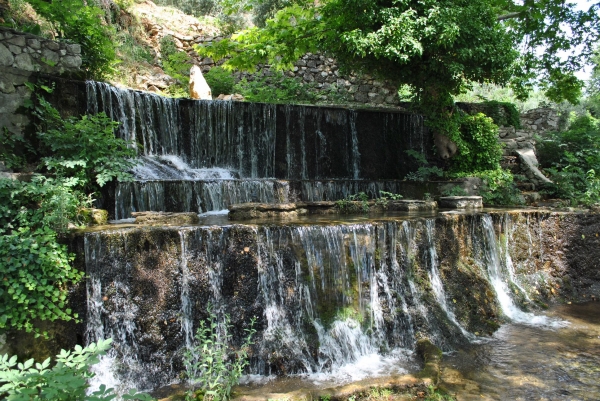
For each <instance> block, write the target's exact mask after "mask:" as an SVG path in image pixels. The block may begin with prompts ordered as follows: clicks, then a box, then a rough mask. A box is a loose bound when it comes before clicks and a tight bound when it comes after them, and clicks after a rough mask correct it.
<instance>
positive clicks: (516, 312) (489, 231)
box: [478, 214, 564, 327]
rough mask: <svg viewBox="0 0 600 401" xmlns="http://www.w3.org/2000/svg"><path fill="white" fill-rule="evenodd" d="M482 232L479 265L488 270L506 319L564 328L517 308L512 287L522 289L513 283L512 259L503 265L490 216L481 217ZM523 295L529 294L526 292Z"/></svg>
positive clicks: (533, 324) (555, 322) (557, 323)
mask: <svg viewBox="0 0 600 401" xmlns="http://www.w3.org/2000/svg"><path fill="white" fill-rule="evenodd" d="M527 227H528V229H527V232H529V225H527ZM481 232H482V235H481V237H478V239H479V240H480V241H481V244H480V245H481V249H480V255H479V257H480V261H479V263H480V264H481V265H482V266H484V267H485V269H487V274H488V277H489V280H490V284H491V285H492V286H493V288H494V291H495V292H496V297H497V299H498V303H499V304H500V307H501V308H502V312H503V313H504V314H505V315H506V317H508V318H509V319H510V320H512V321H514V322H517V323H523V324H529V325H532V326H540V325H544V326H553V327H560V326H563V325H564V322H561V321H555V320H551V319H548V318H547V317H546V316H543V315H536V314H534V313H530V312H524V311H523V310H521V309H520V308H519V307H518V306H517V304H516V303H515V301H514V300H513V296H512V294H513V290H512V289H511V287H512V286H514V287H517V288H519V289H521V290H522V288H521V287H519V286H518V284H516V283H515V282H514V281H513V280H514V274H513V273H514V271H513V266H512V260H511V259H510V257H508V258H505V260H504V263H502V258H501V250H500V246H499V243H498V242H497V239H496V233H495V230H494V223H493V220H492V217H491V216H490V215H488V214H484V215H482V216H481ZM523 293H524V294H527V293H526V292H525V291H523Z"/></svg>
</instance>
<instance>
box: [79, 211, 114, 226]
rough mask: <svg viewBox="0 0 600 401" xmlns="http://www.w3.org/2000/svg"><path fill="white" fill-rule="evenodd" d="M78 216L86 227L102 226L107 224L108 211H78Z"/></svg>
mask: <svg viewBox="0 0 600 401" xmlns="http://www.w3.org/2000/svg"><path fill="white" fill-rule="evenodd" d="M79 216H80V217H81V219H82V221H83V223H84V224H85V225H87V226H94V225H95V226H102V225H104V224H107V222H108V211H106V210H104V209H93V208H85V209H81V210H80V211H79Z"/></svg>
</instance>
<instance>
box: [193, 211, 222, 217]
mask: <svg viewBox="0 0 600 401" xmlns="http://www.w3.org/2000/svg"><path fill="white" fill-rule="evenodd" d="M228 213H229V209H223V210H211V211H210V212H206V213H200V214H199V215H198V216H199V217H206V216H223V215H227V214H228Z"/></svg>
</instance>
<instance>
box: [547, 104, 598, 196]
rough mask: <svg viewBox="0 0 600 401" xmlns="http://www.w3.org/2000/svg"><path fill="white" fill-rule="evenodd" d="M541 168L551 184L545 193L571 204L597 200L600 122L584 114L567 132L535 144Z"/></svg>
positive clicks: (552, 135)
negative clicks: (569, 201)
mask: <svg viewBox="0 0 600 401" xmlns="http://www.w3.org/2000/svg"><path fill="white" fill-rule="evenodd" d="M537 148H538V157H539V159H540V160H541V161H542V163H541V167H542V168H543V169H544V172H545V173H546V174H548V175H549V178H550V179H551V180H552V181H553V183H554V184H553V185H551V186H550V188H548V189H547V190H546V191H547V192H548V193H549V194H550V195H552V196H557V197H560V198H564V199H572V201H573V202H574V203H583V204H592V203H596V202H598V201H600V191H599V184H598V181H599V178H598V173H599V172H600V120H598V119H595V118H594V117H591V116H590V115H583V116H580V117H577V118H576V119H575V120H574V121H572V123H571V126H570V127H569V129H568V130H567V131H564V132H557V133H551V134H547V135H546V136H544V138H539V140H538V143H537Z"/></svg>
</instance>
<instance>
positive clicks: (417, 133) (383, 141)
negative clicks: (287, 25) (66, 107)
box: [85, 81, 432, 180]
mask: <svg viewBox="0 0 600 401" xmlns="http://www.w3.org/2000/svg"><path fill="white" fill-rule="evenodd" d="M85 91H86V93H87V109H86V110H85V112H88V113H98V112H105V113H106V114H107V115H108V116H110V117H111V118H113V119H114V120H116V121H119V122H120V123H121V125H120V126H119V128H118V132H117V135H118V136H119V137H120V138H123V139H125V140H126V141H128V142H130V143H131V144H132V146H136V147H137V145H136V144H140V145H141V147H140V149H139V155H140V156H145V157H146V158H150V159H158V158H160V157H165V156H168V157H178V158H179V159H180V160H181V161H183V162H185V163H187V164H188V165H189V166H190V167H191V168H195V169H199V168H214V167H218V168H224V169H228V170H231V171H233V172H234V173H235V175H237V176H238V177H240V178H253V179H257V178H278V179H300V180H305V179H333V178H345V179H359V178H360V179H369V180H373V179H400V178H403V177H404V175H405V174H406V173H408V172H409V171H411V167H412V166H411V164H412V161H411V160H410V159H409V157H408V156H407V155H406V154H405V150H407V149H413V150H416V151H419V152H421V153H424V154H430V153H431V148H432V143H431V139H429V136H428V135H426V132H425V128H424V126H423V118H422V117H421V116H419V115H415V114H410V113H403V112H390V111H369V110H348V109H343V108H333V107H312V106H299V105H272V104H262V103H244V102H231V101H199V100H190V99H172V98H166V97H162V96H158V95H155V94H151V93H145V92H139V91H132V90H125V89H118V88H115V87H113V86H110V85H108V84H105V83H101V82H94V81H88V82H86V89H85ZM163 178H168V177H163Z"/></svg>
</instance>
